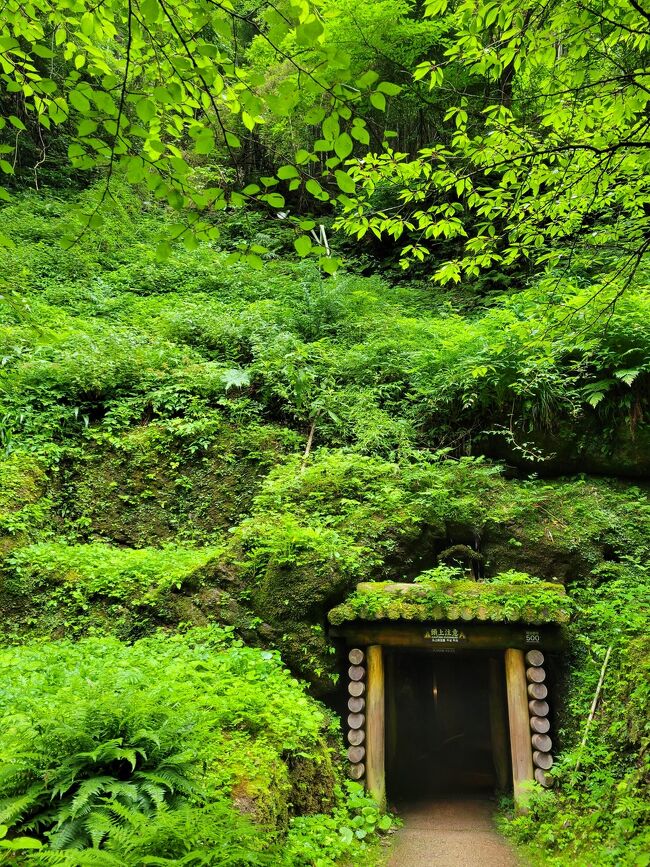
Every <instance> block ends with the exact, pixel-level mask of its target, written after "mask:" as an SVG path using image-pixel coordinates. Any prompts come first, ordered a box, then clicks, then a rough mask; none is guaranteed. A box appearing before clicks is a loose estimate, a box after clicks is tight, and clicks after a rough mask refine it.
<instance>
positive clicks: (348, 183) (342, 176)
mask: <svg viewBox="0 0 650 867" xmlns="http://www.w3.org/2000/svg"><path fill="white" fill-rule="evenodd" d="M335 177H336V183H337V184H338V187H339V189H340V190H342V191H343V192H344V193H353V192H354V191H355V189H356V184H355V183H354V181H353V180H352V178H351V177H350V175H348V174H347V172H342V171H340V170H338V171H336V172H335Z"/></svg>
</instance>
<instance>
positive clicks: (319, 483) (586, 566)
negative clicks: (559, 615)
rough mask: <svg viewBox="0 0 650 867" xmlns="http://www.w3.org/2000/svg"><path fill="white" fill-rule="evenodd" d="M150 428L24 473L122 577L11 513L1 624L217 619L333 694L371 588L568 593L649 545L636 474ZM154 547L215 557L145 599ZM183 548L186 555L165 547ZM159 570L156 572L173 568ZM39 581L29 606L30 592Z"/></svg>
mask: <svg viewBox="0 0 650 867" xmlns="http://www.w3.org/2000/svg"><path fill="white" fill-rule="evenodd" d="M150 428H151V429H150V430H147V429H145V430H136V431H133V432H132V433H131V434H129V435H128V436H127V437H125V438H123V440H122V441H121V442H120V444H119V447H118V445H116V444H115V443H110V444H108V445H106V446H101V445H96V446H95V447H93V449H92V450H90V451H89V452H86V453H85V454H83V455H82V456H81V458H78V459H77V460H76V462H73V463H72V464H71V466H69V467H68V468H67V469H66V472H65V473H64V474H62V475H64V478H63V481H62V482H57V484H53V483H52V482H48V481H47V479H46V478H45V476H44V474H43V473H42V472H41V471H39V470H38V469H37V468H36V469H34V473H35V475H33V476H31V475H29V473H28V474H25V473H23V476H24V477H25V479H26V481H24V482H23V483H22V484H23V488H22V489H21V490H22V491H23V498H22V502H23V504H24V505H23V508H24V509H28V510H29V509H31V510H32V512H33V511H34V509H36V510H37V512H38V515H39V516H40V517H39V520H40V521H41V522H42V521H43V520H46V519H45V518H44V517H43V516H44V515H47V520H48V521H50V522H52V524H53V526H54V527H55V528H56V530H57V532H63V533H67V534H68V538H71V539H74V540H75V543H76V544H79V543H83V544H81V545H80V548H79V550H80V551H81V552H82V553H83V551H85V550H86V549H90V548H92V547H93V545H95V546H96V545H97V544H98V543H97V541H96V540H101V544H104V545H108V546H110V552H111V557H113V556H115V557H116V558H117V560H116V565H115V569H114V573H115V576H117V577H116V578H115V582H114V586H108V585H107V584H106V582H105V581H104V579H102V581H103V583H101V585H100V583H95V582H96V579H95V578H93V575H94V574H95V573H94V572H93V570H92V569H91V570H90V571H88V569H87V570H86V572H85V573H84V574H81V573H80V572H79V569H78V568H77V566H78V565H79V564H75V563H68V565H67V566H66V565H65V563H66V558H65V557H63V556H62V554H61V551H60V550H58V549H56V546H52V545H49V546H48V545H40V547H38V546H37V547H36V548H34V549H33V550H34V557H31V555H30V554H29V550H32V549H29V550H28V547H27V546H29V544H30V537H29V533H28V531H27V529H24V528H26V527H27V528H28V525H29V521H27V520H23V519H22V518H21V519H20V520H18V519H16V515H19V516H20V515H21V514H23V513H21V512H20V511H19V512H9V511H7V512H6V513H5V517H4V519H3V520H5V522H6V521H14V524H12V525H11V526H12V528H13V529H12V530H11V532H10V534H9V535H8V536H7V538H8V539H9V543H10V547H11V546H13V547H14V548H15V546H17V545H20V546H22V548H23V549H24V550H25V551H26V552H27V553H25V554H21V555H20V556H19V555H17V554H16V555H13V556H9V557H5V559H4V561H3V562H2V569H3V573H4V574H3V579H4V580H3V582H2V589H1V590H0V609H1V610H2V611H3V612H4V613H5V614H6V616H7V617H9V619H10V620H11V623H9V624H8V626H11V625H12V624H13V627H12V628H15V629H19V630H20V631H21V632H25V631H29V630H35V631H38V632H40V633H44V634H60V630H62V629H65V630H68V629H71V628H72V629H74V630H75V632H78V633H79V634H83V632H84V631H86V630H88V629H89V628H90V627H92V626H93V625H94V626H98V625H99V626H100V627H101V629H102V630H109V631H113V632H116V633H117V634H120V635H122V636H125V637H132V636H137V635H141V634H145V633H146V632H148V631H151V630H153V629H155V628H157V627H158V626H161V625H162V626H165V627H166V628H175V627H176V626H177V625H178V624H179V623H196V624H203V623H206V622H220V623H224V624H227V625H230V626H233V627H234V628H235V629H236V630H237V631H238V633H239V634H241V635H243V636H244V637H245V638H246V641H247V642H253V643H257V644H259V645H268V646H274V647H278V648H279V649H280V650H281V651H282V654H283V657H284V659H285V661H286V663H287V664H288V665H289V666H290V667H291V668H292V669H293V670H294V671H296V672H297V673H299V674H300V675H301V676H302V677H305V678H307V679H308V680H310V681H311V682H312V683H313V684H314V686H315V687H316V689H317V691H318V692H320V693H321V694H323V693H326V692H329V691H331V690H332V689H333V688H334V687H333V679H332V678H333V675H334V674H335V673H336V665H335V659H334V656H333V654H332V646H331V643H330V642H329V640H328V636H327V628H326V626H327V621H326V616H327V611H328V610H329V609H331V608H333V607H334V606H335V605H337V604H338V603H340V602H342V601H343V599H345V597H346V596H347V595H348V594H349V593H350V592H352V591H353V590H354V587H355V585H356V584H357V583H358V582H360V581H411V580H413V578H414V577H415V576H417V575H419V574H420V573H422V572H423V571H425V570H429V569H431V568H436V567H438V566H440V567H441V568H442V567H444V568H446V569H448V570H452V571H453V570H456V571H458V572H459V574H460V575H461V576H462V575H463V574H464V576H465V577H470V578H475V579H478V580H482V579H485V578H490V577H493V576H495V575H497V574H501V573H508V572H512V571H514V572H516V573H528V574H529V575H532V576H534V577H537V578H541V579H544V580H547V581H556V582H557V581H560V582H562V583H566V584H567V586H568V589H569V595H570V592H571V591H570V585H571V583H572V582H573V581H576V580H579V579H585V578H587V576H590V575H592V574H593V573H594V570H596V571H597V572H598V570H602V569H603V568H605V567H607V568H609V567H611V566H616V564H617V561H618V560H620V559H621V558H624V557H625V555H626V553H627V552H629V551H636V552H638V551H641V550H645V549H646V548H647V547H648V540H647V523H648V520H649V518H650V506H649V505H648V498H647V496H646V494H645V493H644V492H643V491H641V490H640V489H639V488H635V487H631V486H630V485H629V484H627V485H624V484H622V483H617V482H615V481H607V480H603V479H589V480H587V479H584V478H583V479H575V478H574V479H556V480H540V479H531V480H525V479H513V478H506V477H505V476H504V475H503V473H502V470H501V468H500V467H499V465H496V464H493V463H490V462H488V461H485V460H480V459H472V458H467V459H461V460H442V461H427V460H420V461H418V462H413V463H409V462H404V463H402V464H397V463H393V462H390V461H386V460H382V459H380V458H370V457H365V456H363V455H359V454H356V453H352V452H349V451H346V450H344V449H340V450H326V449H323V450H321V451H318V450H315V451H313V452H312V454H311V455H310V459H309V462H308V464H307V466H306V468H305V469H304V470H302V469H301V458H300V455H299V454H296V453H295V449H294V450H293V451H294V453H293V454H291V448H290V445H291V444H290V442H289V440H290V439H291V436H292V435H290V434H286V433H284V432H283V431H282V430H281V429H278V430H275V429H274V431H273V432H272V433H269V430H268V428H265V429H264V431H263V432H260V431H259V430H258V431H257V434H256V433H255V431H254V430H252V429H250V430H244V429H242V431H239V432H234V431H233V430H232V429H231V428H227V427H223V426H221V427H219V428H218V430H216V431H213V433H212V438H211V439H209V441H208V442H207V445H205V447H201V449H199V450H198V451H195V450H194V449H193V448H189V447H188V448H184V447H183V448H181V447H179V442H178V437H177V436H176V435H173V434H171V433H170V432H169V431H167V430H163V429H161V428H160V427H159V426H157V425H151V426H150ZM256 436H257V439H256V438H255V437H256ZM185 445H187V443H185ZM21 466H22V465H21ZM14 469H15V468H14ZM23 469H24V468H23ZM14 475H16V474H15V473H14ZM44 494H49V495H50V496H51V498H52V500H53V502H54V506H53V507H51V506H52V504H51V503H50V500H48V499H47V497H44V496H43V495H44ZM44 504H49V507H48V508H49V511H48V510H47V509H45V507H44ZM32 512H29V514H30V515H31V514H32ZM34 514H35V515H36V512H35V513H34ZM7 515H8V516H9V517H6V516H7ZM26 515H27V512H25V513H24V514H23V518H25V516H26ZM5 526H9V525H8V524H5ZM21 528H23V529H21ZM145 540H146V542H147V548H148V549H151V550H152V551H154V552H155V551H158V552H159V553H160V558H159V559H160V562H161V563H162V564H163V567H164V562H165V557H166V556H167V555H165V553H164V552H165V550H167V551H168V552H169V566H170V568H171V566H172V565H173V563H174V562H175V561H176V560H178V558H179V557H181V556H182V557H190V556H191V554H190V553H187V552H191V551H192V550H194V549H195V548H198V550H199V551H203V552H204V553H206V554H208V553H209V557H208V558H207V559H206V561H205V562H204V563H201V564H200V568H198V567H197V568H196V569H194V568H191V569H188V571H187V575H186V574H185V572H182V574H180V573H179V575H180V577H179V580H178V581H167V584H165V586H164V588H162V589H161V587H162V585H161V584H160V580H162V579H159V578H158V577H156V579H155V581H153V579H152V586H151V588H150V591H151V592H149V590H148V589H147V587H146V586H145V585H146V576H145V577H144V578H143V577H142V575H143V573H142V570H141V569H140V567H138V568H137V569H136V567H135V566H133V568H131V567H130V566H129V563H131V561H133V562H134V563H135V560H134V558H133V557H131V554H130V552H133V551H134V550H136V549H140V548H144V547H145V545H144V543H145ZM172 540H173V542H174V546H175V547H174V549H173V550H174V551H175V552H176V553H173V550H172V547H169V548H167V549H166V548H165V545H169V543H170V542H172ZM644 546H645V548H644ZM59 547H60V546H59ZM100 547H101V545H100ZM208 549H209V552H208ZM98 550H99V549H98ZM107 550H108V549H107ZM120 551H122V552H123V554H124V557H123V559H124V568H122V564H121V558H120ZM183 551H185V552H186V553H183ZM48 552H49V553H48ZM136 553H137V550H136ZM50 554H51V556H50ZM36 555H37V556H36ZM55 555H56V556H55ZM151 556H152V557H153V556H154V554H152V555H151ZM30 558H31V559H30ZM34 558H35V559H34ZM135 559H137V558H135ZM32 561H33V562H32ZM118 561H120V562H118ZM156 562H158V561H156ZM183 562H185V561H183ZM188 562H189V561H188ZM61 564H63V565H61ZM127 567H128V568H127ZM156 570H157V571H156ZM156 570H154V571H155V572H156V575H158V574H160V575H161V576H163V578H164V577H165V576H166V575H167V572H169V569H165V568H161V569H160V570H158V567H156ZM105 571H106V570H104V572H105ZM91 573H92V574H91ZM132 573H133V574H134V575H136V574H137V575H138V576H140V577H139V578H138V581H140V584H139V585H138V587H139V591H138V593H137V594H135V593H133V592H130V591H129V592H127V590H128V586H130V585H128V582H127V578H128V581H130V580H131V578H129V577H128V576H129V575H131V574H132ZM107 574H108V573H107ZM152 574H153V572H152ZM43 576H47V581H46V582H45V583H44V584H42V586H41V584H39V587H40V589H39V591H38V594H37V596H38V600H39V601H38V605H37V606H36V607H35V608H34V606H32V608H33V611H32V614H31V615H30V612H29V608H30V605H28V604H27V600H29V599H30V598H34V593H33V592H32V591H33V589H34V586H35V585H34V581H35V580H36V579H38V580H39V581H41V579H43ZM75 576H77V577H75ZM118 578H119V581H118ZM97 580H98V579H97ZM134 580H135V579H134ZM165 580H167V579H166V578H165ZM120 582H121V583H120ZM109 583H110V582H109ZM33 585H34V586H33ZM120 587H122V590H120ZM30 588H31V589H30ZM124 588H127V589H124ZM156 588H158V589H156ZM163 591H164V592H163ZM161 594H162V595H161ZM10 597H11V598H10ZM154 598H155V599H156V600H157V602H156V605H155V606H154V605H151V604H149V603H150V601H151V600H152V599H154ZM21 599H22V600H24V601H25V605H24V606H23V607H22V608H21V606H20V605H17V600H18V601H20V600H21ZM163 603H164V604H163ZM30 604H31V603H30ZM12 606H14V607H13V609H12ZM12 610H13V611H14V612H15V613H14V614H11V611H12ZM35 612H36V613H35ZM39 612H40V613H39ZM32 615H33V616H32ZM30 617H32V620H31V621H30V620H29V618H30ZM34 617H35V618H36V620H35V621H34ZM11 618H13V620H12V619H11ZM14 621H15V622H14Z"/></svg>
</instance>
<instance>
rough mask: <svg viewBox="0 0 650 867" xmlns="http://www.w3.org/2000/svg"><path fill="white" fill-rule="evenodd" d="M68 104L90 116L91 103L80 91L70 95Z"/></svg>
mask: <svg viewBox="0 0 650 867" xmlns="http://www.w3.org/2000/svg"><path fill="white" fill-rule="evenodd" d="M68 102H69V103H70V105H71V106H72V107H73V108H76V109H77V111H79V112H81V114H88V112H89V111H90V102H89V100H88V99H87V97H85V96H84V94H83V93H81V91H80V90H71V91H70V93H69V94H68Z"/></svg>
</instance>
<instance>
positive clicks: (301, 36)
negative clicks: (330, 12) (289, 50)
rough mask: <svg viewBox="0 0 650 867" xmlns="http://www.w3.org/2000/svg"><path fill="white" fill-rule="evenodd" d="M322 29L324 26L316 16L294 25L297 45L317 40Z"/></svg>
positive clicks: (308, 43)
mask: <svg viewBox="0 0 650 867" xmlns="http://www.w3.org/2000/svg"><path fill="white" fill-rule="evenodd" d="M324 30H325V28H324V27H323V25H322V24H321V22H320V21H319V20H318V18H315V17H314V18H312V19H311V20H309V21H306V22H305V23H304V24H299V25H298V27H296V42H297V43H298V45H307V46H309V45H313V44H314V43H315V42H317V41H318V39H319V37H320V36H321V35H322V33H323V32H324Z"/></svg>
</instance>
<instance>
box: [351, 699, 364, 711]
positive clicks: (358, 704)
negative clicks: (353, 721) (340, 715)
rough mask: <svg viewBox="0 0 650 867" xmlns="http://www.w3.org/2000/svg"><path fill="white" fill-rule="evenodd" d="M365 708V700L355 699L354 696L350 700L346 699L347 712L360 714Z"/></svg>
mask: <svg viewBox="0 0 650 867" xmlns="http://www.w3.org/2000/svg"><path fill="white" fill-rule="evenodd" d="M365 706H366V700H365V698H355V697H354V696H352V698H349V699H348V710H349V711H351V712H352V713H361V711H362V710H363V709H364V708H365Z"/></svg>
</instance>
